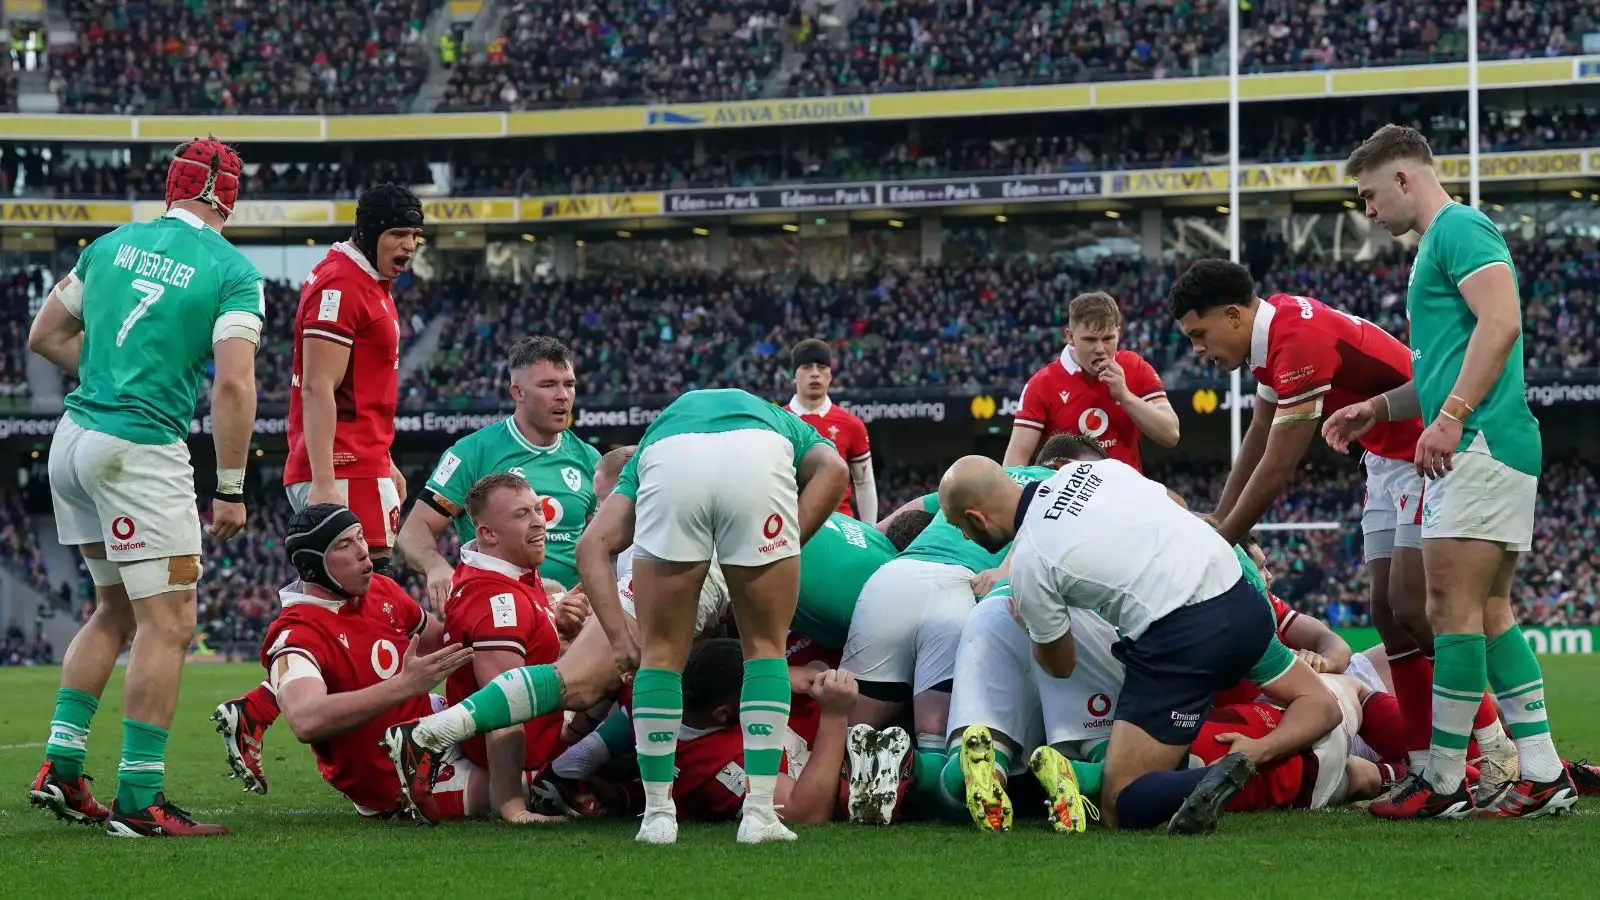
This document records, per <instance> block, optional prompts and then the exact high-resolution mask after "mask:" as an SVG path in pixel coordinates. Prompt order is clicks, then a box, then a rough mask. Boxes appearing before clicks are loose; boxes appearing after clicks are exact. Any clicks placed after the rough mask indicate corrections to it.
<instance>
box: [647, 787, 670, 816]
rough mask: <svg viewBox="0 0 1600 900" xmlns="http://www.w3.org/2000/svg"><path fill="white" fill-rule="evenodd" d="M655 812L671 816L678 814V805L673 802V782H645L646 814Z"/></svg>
mask: <svg viewBox="0 0 1600 900" xmlns="http://www.w3.org/2000/svg"><path fill="white" fill-rule="evenodd" d="M655 813H665V814H667V815H669V816H676V815H677V814H678V807H676V806H674V805H673V803H672V782H670V781H665V782H660V781H646V782H644V814H645V815H647V816H648V815H652V814H655Z"/></svg>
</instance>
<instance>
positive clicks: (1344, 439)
mask: <svg viewBox="0 0 1600 900" xmlns="http://www.w3.org/2000/svg"><path fill="white" fill-rule="evenodd" d="M1421 417H1422V401H1421V400H1420V399H1419V398H1418V397H1417V383H1416V382H1415V381H1408V382H1406V383H1405V384H1402V385H1400V386H1399V387H1397V388H1395V389H1393V390H1390V391H1385V392H1383V393H1381V394H1379V395H1378V396H1376V397H1373V398H1372V399H1371V400H1368V401H1366V402H1364V403H1352V404H1350V405H1349V406H1346V407H1345V408H1344V409H1341V410H1339V411H1338V412H1335V413H1334V414H1333V415H1331V416H1328V418H1327V421H1325V422H1323V423H1322V439H1323V440H1325V441H1327V442H1328V446H1329V447H1332V448H1333V449H1334V450H1336V451H1338V452H1340V453H1348V452H1349V451H1350V445H1351V444H1352V443H1354V442H1355V441H1357V440H1359V439H1360V438H1361V436H1362V435H1364V434H1366V433H1367V432H1368V431H1371V430H1372V429H1373V427H1375V426H1377V425H1381V424H1383V423H1384V422H1404V421H1405V420H1407V419H1418V418H1421Z"/></svg>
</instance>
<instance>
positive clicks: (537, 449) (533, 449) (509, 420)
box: [506, 414, 567, 453]
mask: <svg viewBox="0 0 1600 900" xmlns="http://www.w3.org/2000/svg"><path fill="white" fill-rule="evenodd" d="M506 430H507V431H509V432H511V436H512V437H514V438H516V439H517V443H519V444H521V445H522V446H523V448H524V449H526V450H527V451H528V452H529V453H554V452H556V451H557V450H560V449H561V439H562V438H563V437H565V436H566V434H567V433H566V432H565V431H563V432H561V433H560V434H558V435H556V442H555V443H554V444H551V445H550V446H548V447H541V446H539V445H538V444H535V443H534V442H533V441H530V440H528V436H527V435H525V434H523V433H522V429H521V428H518V427H517V417H516V415H515V414H512V415H509V416H506Z"/></svg>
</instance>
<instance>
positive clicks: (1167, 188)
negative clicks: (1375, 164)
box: [1105, 150, 1600, 197]
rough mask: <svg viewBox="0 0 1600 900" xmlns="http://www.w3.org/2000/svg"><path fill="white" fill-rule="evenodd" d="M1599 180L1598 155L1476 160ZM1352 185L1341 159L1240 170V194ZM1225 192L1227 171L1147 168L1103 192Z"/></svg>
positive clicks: (1461, 175) (1497, 176) (1513, 175)
mask: <svg viewBox="0 0 1600 900" xmlns="http://www.w3.org/2000/svg"><path fill="white" fill-rule="evenodd" d="M1435 164H1436V166H1437V168H1438V170H1439V177H1440V179H1441V180H1443V181H1444V182H1446V183H1453V182H1461V181H1466V180H1468V178H1469V177H1470V174H1469V172H1470V163H1469V159H1468V157H1465V156H1441V157H1439V158H1438V159H1437V160H1435ZM1595 176H1600V150H1532V151H1528V152H1526V153H1484V154H1480V155H1479V158H1478V177H1479V178H1480V179H1481V180H1483V181H1533V180H1538V179H1541V178H1588V177H1595ZM1354 186H1355V181H1354V180H1352V179H1349V178H1346V177H1344V161H1343V160H1327V161H1324V162H1314V163H1273V164H1265V165H1248V166H1243V167H1241V168H1240V169H1239V190H1240V191H1244V192H1246V193H1264V192H1268V191H1287V192H1301V191H1317V190H1340V189H1353V188H1354ZM1227 191H1228V170H1227V169H1226V168H1223V167H1220V166H1208V167H1206V168H1199V169H1143V170H1137V171H1132V172H1107V173H1106V175H1105V192H1106V193H1107V194H1110V195H1116V196H1124V197H1170V196H1174V195H1193V194H1225V193H1227Z"/></svg>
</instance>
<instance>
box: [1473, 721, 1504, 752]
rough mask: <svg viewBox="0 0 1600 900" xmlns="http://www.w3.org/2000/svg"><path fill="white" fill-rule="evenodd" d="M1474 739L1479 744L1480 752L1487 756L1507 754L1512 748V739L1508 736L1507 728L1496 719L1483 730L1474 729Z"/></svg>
mask: <svg viewBox="0 0 1600 900" xmlns="http://www.w3.org/2000/svg"><path fill="white" fill-rule="evenodd" d="M1472 738H1473V740H1475V741H1477V742H1478V752H1480V753H1483V754H1485V755H1487V754H1489V753H1494V752H1505V751H1507V750H1510V749H1511V748H1512V746H1513V745H1512V743H1511V737H1510V736H1509V735H1507V734H1506V730H1505V728H1504V727H1503V726H1502V725H1501V724H1500V720H1499V719H1495V720H1494V721H1493V722H1490V723H1489V724H1488V725H1485V726H1484V727H1482V728H1474V729H1472Z"/></svg>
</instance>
